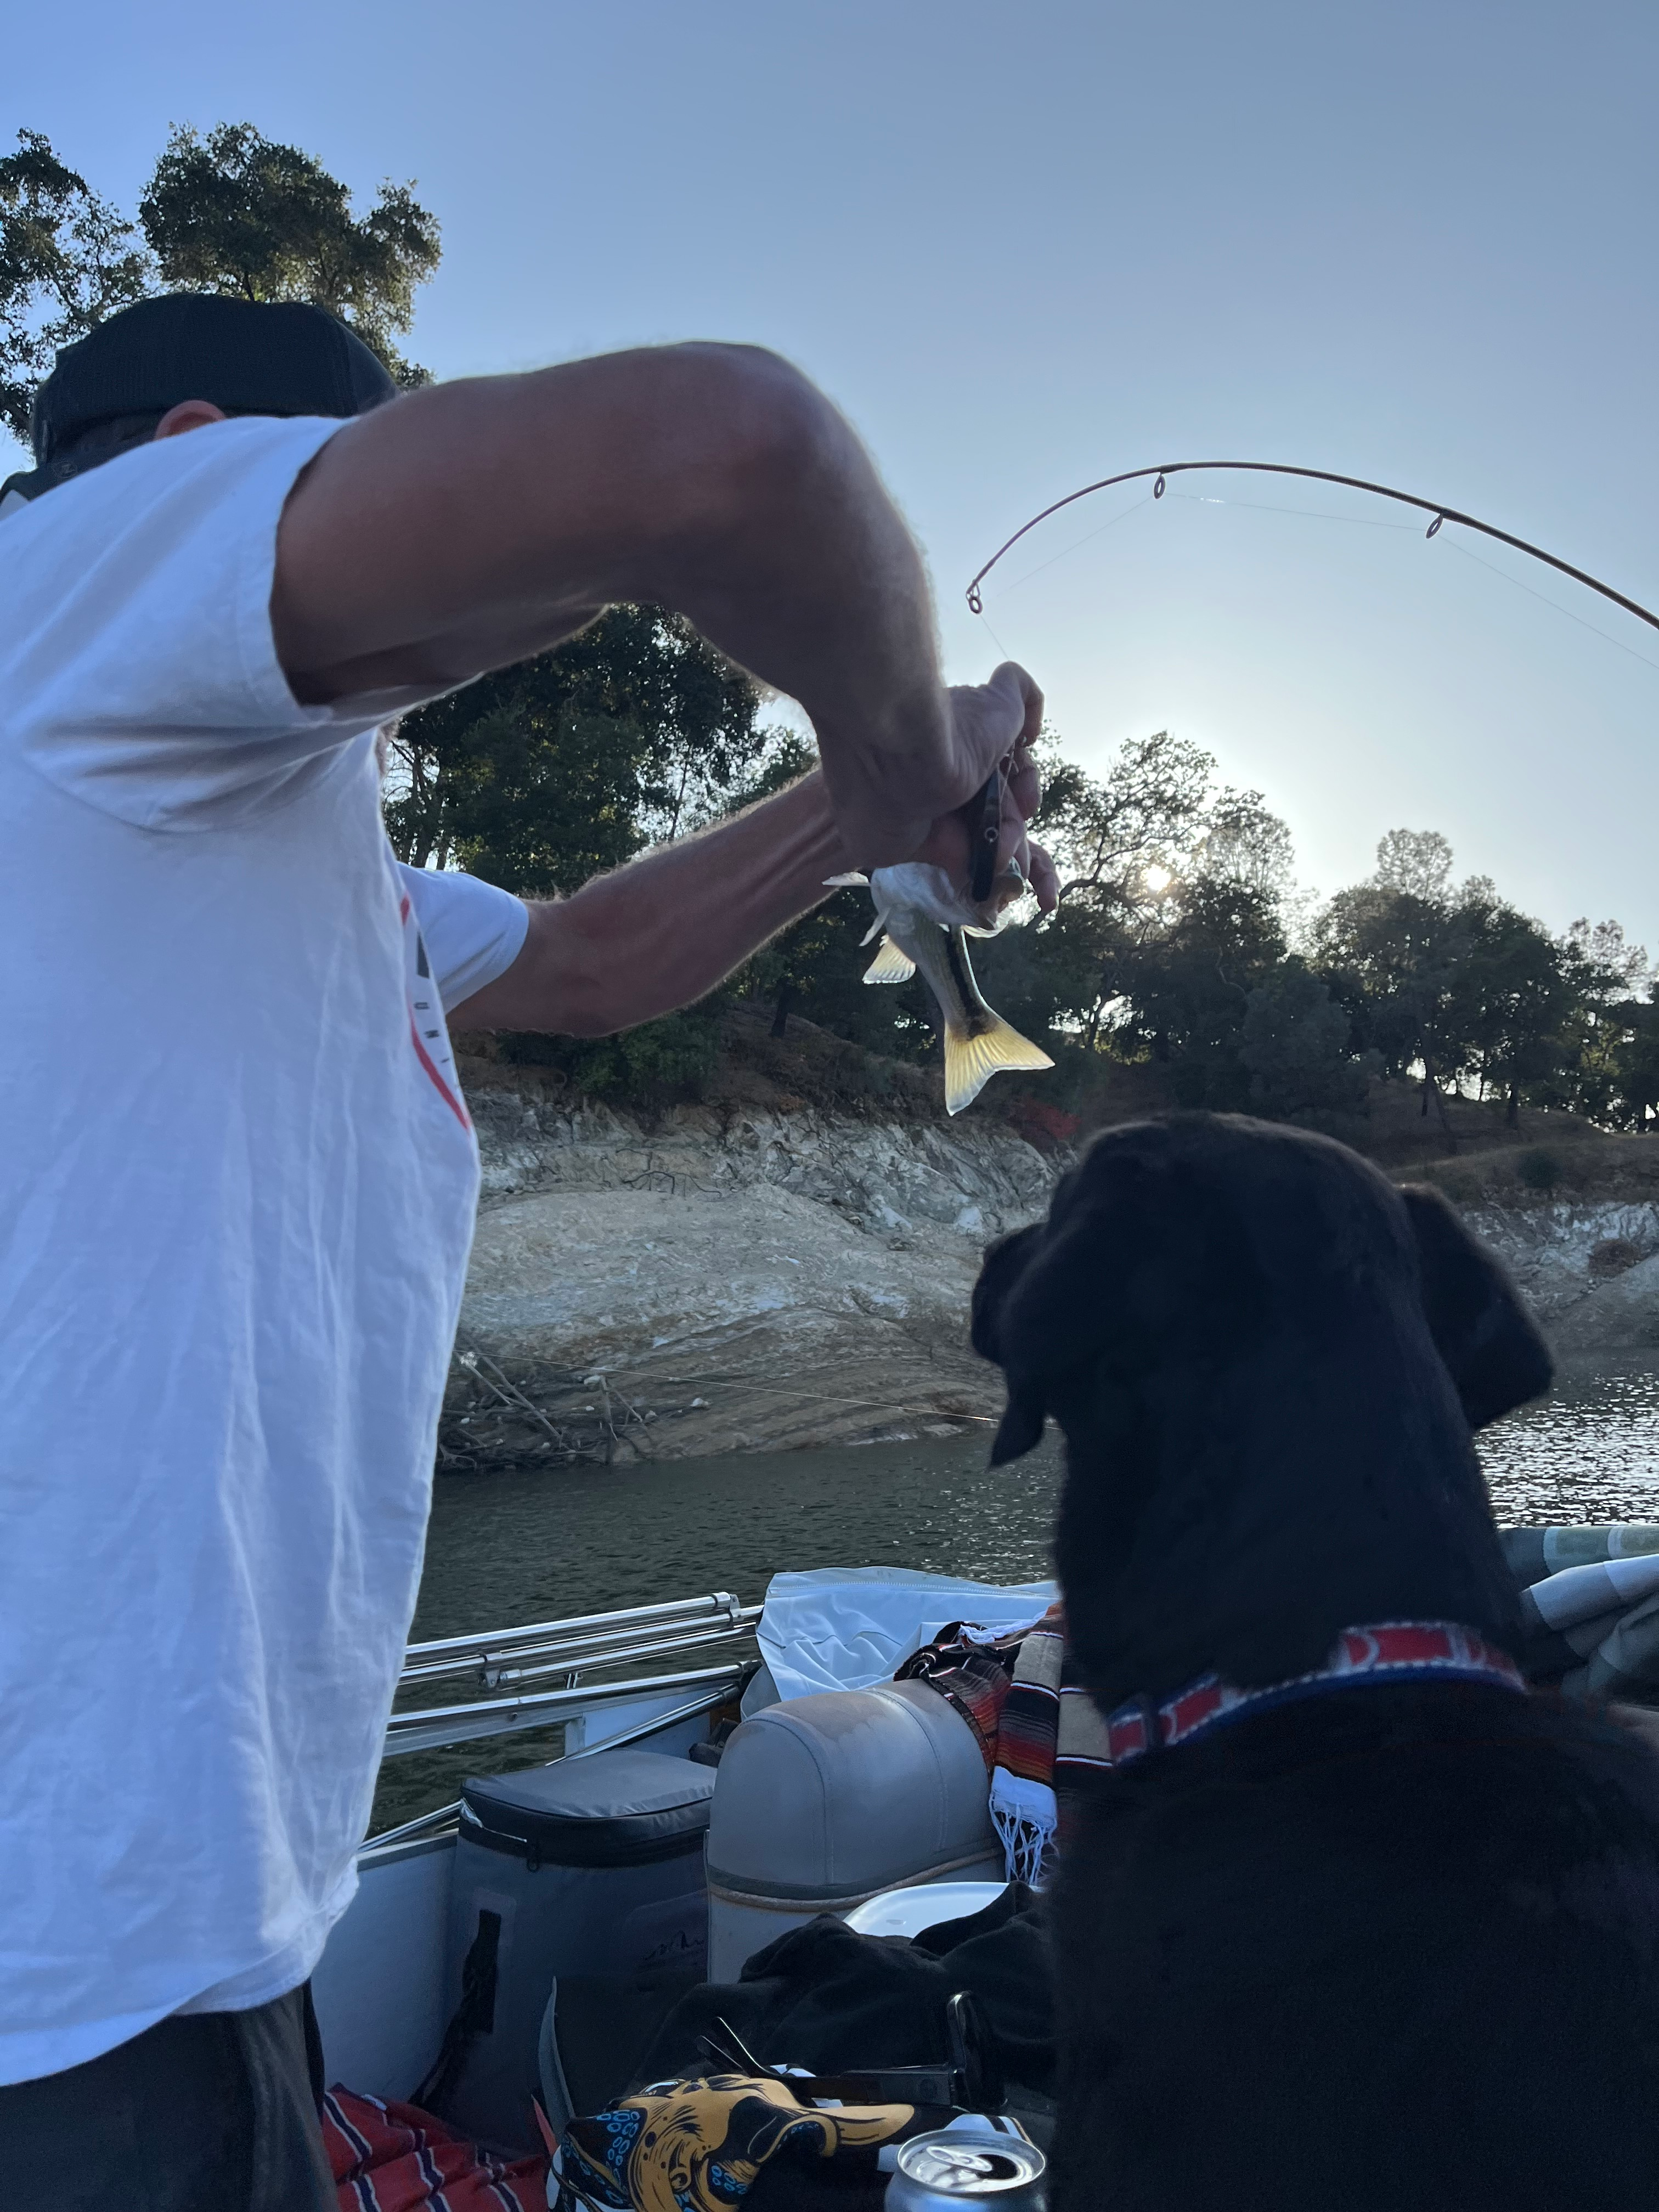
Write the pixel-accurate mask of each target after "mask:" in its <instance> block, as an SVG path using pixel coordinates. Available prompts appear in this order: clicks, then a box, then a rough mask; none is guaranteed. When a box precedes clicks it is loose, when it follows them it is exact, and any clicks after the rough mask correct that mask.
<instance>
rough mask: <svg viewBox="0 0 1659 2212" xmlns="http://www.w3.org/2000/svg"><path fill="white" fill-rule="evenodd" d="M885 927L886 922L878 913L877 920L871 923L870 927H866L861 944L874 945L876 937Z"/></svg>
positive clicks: (860, 940)
mask: <svg viewBox="0 0 1659 2212" xmlns="http://www.w3.org/2000/svg"><path fill="white" fill-rule="evenodd" d="M884 927H885V924H884V922H883V921H882V918H881V916H880V915H879V914H878V915H877V916H876V918H875V920H874V921H872V923H871V925H870V927H869V928H868V929H866V931H865V933H864V934H863V936H862V937H861V938H860V939H859V943H860V945H873V944H874V943H875V941H876V939H878V937H879V936H880V935H881V933H882V931H883V929H884Z"/></svg>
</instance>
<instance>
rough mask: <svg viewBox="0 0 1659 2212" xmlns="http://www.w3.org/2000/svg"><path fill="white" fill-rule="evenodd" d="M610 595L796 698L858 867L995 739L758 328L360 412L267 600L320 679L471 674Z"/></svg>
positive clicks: (818, 402)
mask: <svg viewBox="0 0 1659 2212" xmlns="http://www.w3.org/2000/svg"><path fill="white" fill-rule="evenodd" d="M618 599H634V600H642V601H650V602H653V603H656V604H659V605H665V606H670V607H673V608H675V609H677V610H678V611H681V612H683V613H684V614H686V615H688V616H689V617H690V618H691V620H692V621H693V622H694V623H696V625H697V627H698V628H699V629H701V630H702V632H703V634H704V635H706V636H708V638H710V639H712V640H713V641H714V643H715V644H716V645H718V646H720V647H721V648H722V650H724V651H725V652H726V653H730V654H731V655H732V658H733V659H735V660H737V661H738V662H739V663H740V664H741V665H743V666H744V667H745V668H748V669H750V670H751V671H753V672H754V673H755V674H756V675H757V676H758V677H760V678H763V680H764V681H765V682H767V683H769V684H773V685H775V687H776V688H777V689H778V690H781V691H783V692H786V693H787V694H788V695H789V696H791V697H793V698H795V699H797V700H799V702H800V703H801V705H802V706H803V707H804V708H805V710H806V712H807V713H808V714H809V715H810V716H811V720H812V722H813V726H814V727H815V729H816V730H817V734H818V740H819V746H820V750H821V752H822V754H823V759H824V762H825V767H826V773H827V775H828V778H829V789H830V792H831V794H832V797H833V799H834V803H835V806H836V813H837V817H838V819H839V820H840V821H841V823H842V827H843V829H844V830H845V832H846V834H847V836H848V842H849V843H850V844H851V845H852V846H853V848H854V849H855V851H856V852H857V854H858V857H859V860H860V863H869V862H874V861H879V860H896V859H902V858H905V857H908V854H909V853H911V852H912V851H914V850H915V847H916V846H917V845H918V844H919V843H920V842H921V838H922V836H924V835H925V833H926V830H927V824H928V823H929V822H930V821H932V820H933V818H934V817H936V816H938V815H939V814H941V813H944V812H945V811H948V809H949V808H951V807H952V806H955V805H959V804H960V803H961V802H962V801H963V800H964V799H967V798H968V796H969V793H970V791H971V790H972V788H973V787H974V783H975V781H976V780H978V778H980V777H981V776H982V775H984V774H985V773H986V771H987V769H988V767H989V766H990V765H991V763H992V761H993V760H994V758H995V757H997V748H996V745H995V744H993V743H992V742H991V740H990V739H988V738H987V740H986V741H985V742H984V743H979V744H976V743H975V741H974V740H973V739H971V738H970V739H969V741H968V742H967V743H966V744H965V745H964V742H963V738H962V736H961V733H960V732H956V731H954V730H953V724H952V714H951V707H950V705H949V702H948V701H947V698H946V696H945V692H944V691H943V690H942V689H941V687H940V683H939V663H938V653H937V647H936V642H935V638H934V632H933V606H932V599H931V595H930V593H929V590H928V586H927V577H926V574H925V572H924V569H923V567H922V563H921V556H920V554H919V553H918V551H917V550H916V547H915V543H914V541H913V540H912V538H911V537H910V533H909V532H908V530H907V529H906V527H905V526H904V523H903V521H902V519H901V517H900V516H899V514H898V513H897V511H896V508H895V507H894V506H893V503H892V501H890V498H889V497H888V495H887V494H886V492H885V491H884V489H883V487H882V485H881V483H880V480H879V479H878V477H877V475H876V472H875V470H874V468H873V466H872V464H871V462H870V459H869V458H868V456H867V455H866V453H865V451H864V449H863V447H862V446H861V445H860V442H859V441H858V440H857V438H856V437H855V436H854V435H853V432H852V430H851V429H850V428H849V427H848V424H847V422H845V421H844V419H843V418H842V416H841V415H840V414H839V413H838V412H837V411H836V409H835V408H834V407H833V406H832V405H831V404H829V401H828V400H827V399H826V398H824V397H823V394H822V393H821V392H817V390H816V389H815V388H814V387H813V386H811V384H810V383H809V382H808V381H807V380H806V379H805V378H804V377H802V376H800V375H799V374H798V373H797V372H796V371H795V370H794V369H793V368H790V366H789V365H788V363H787V362H783V361H781V360H780V359H778V358H777V357H776V356H774V355H771V354H767V353H763V352H760V351H757V350H755V349H750V348H744V347H731V346H675V347H663V348H658V349H648V350H643V351H640V352H636V353H629V354H617V355H611V356H606V357H604V358H601V359H599V360H595V361H586V362H572V363H570V364H568V366H566V367H563V368H555V369H548V370H544V371H541V372H538V373H537V374H532V375H527V376H515V377H499V378H493V379H477V380H467V381H461V382H457V383H454V384H448V385H442V386H436V387H435V388H433V389H430V390H428V391H424V392H414V393H411V394H410V395H409V396H408V397H406V398H402V399H399V400H398V401H396V402H394V403H393V404H391V405H390V406H387V407H385V408H382V409H380V410H378V411H377V412H376V413H374V414H373V415H370V416H366V417H364V418H363V419H362V420H361V421H358V422H353V423H351V424H350V425H349V426H348V427H347V428H345V429H343V430H342V431H341V432H340V433H339V434H338V435H337V436H335V437H334V438H332V439H331V441H329V443H328V444H327V445H326V446H325V447H324V448H323V450H322V451H321V453H319V455H318V457H317V459H315V460H314V461H313V463H312V464H311V465H310V467H309V468H308V469H307V471H305V473H304V475H303V476H302V477H301V480H300V482H299V483H298V484H297V485H296V487H295V491H294V493H293V495H291V497H290V499H289V503H288V507H287V509H286V511H285V513H284V515H283V523H282V529H281V533H280V537H279V541H278V558H277V570H276V586H275V588H274V590H273V594H272V601H271V611H272V621H273V625H274V629H275V632H276V643H277V649H278V653H279V655H280V657H281V659H282V663H283V668H284V670H285V671H287V673H288V675H289V680H290V682H291V683H292V684H293V685H294V687H295V691H296V693H297V694H298V695H299V696H301V698H303V699H307V700H324V699H329V698H337V697H342V696H349V695H350V694H351V693H354V692H362V691H373V690H381V689H385V688H388V687H397V686H402V685H422V684H434V683H444V682H449V681H459V679H461V678H465V677H468V676H471V675H474V674H476V673H477V672H478V671H481V670H483V669H485V668H489V667H496V666H501V665H504V664H506V663H507V662H510V661H513V660H516V659H523V658H525V657H526V655H528V654H530V653H536V652H538V651H540V650H542V649H544V647H547V646H550V645H551V644H554V643H556V641H558V640H559V639H561V638H562V637H566V636H568V635H570V634H571V633H572V632H573V631H574V630H575V629H579V628H580V626H581V625H582V624H583V623H585V622H586V621H587V620H588V619H590V618H591V617H592V615H593V614H594V613H596V612H597V611H599V608H601V607H602V606H604V605H606V604H608V603H609V602H611V601H613V600H618ZM1018 726H1019V716H1018V711H1017V710H1016V711H1015V712H1014V714H1013V716H1012V727H1011V729H1010V731H1009V732H1007V734H1006V736H1005V737H1003V738H1001V740H1000V745H1001V750H1006V749H1007V747H1008V746H1009V745H1010V744H1012V739H1013V736H1014V735H1015V734H1016V733H1017V732H1018ZM981 752H984V753H986V755H987V757H986V758H985V759H984V760H983V761H981V760H980V759H979V757H978V755H979V753H981Z"/></svg>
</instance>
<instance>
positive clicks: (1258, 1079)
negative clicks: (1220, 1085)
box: [1238, 955, 1378, 1127]
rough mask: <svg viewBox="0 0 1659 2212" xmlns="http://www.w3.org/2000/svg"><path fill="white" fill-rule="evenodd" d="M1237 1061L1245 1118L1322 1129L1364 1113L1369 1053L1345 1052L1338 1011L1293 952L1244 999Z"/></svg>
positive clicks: (1342, 1015) (1374, 1061) (1346, 1039)
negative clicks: (1243, 1074) (1245, 1086)
mask: <svg viewBox="0 0 1659 2212" xmlns="http://www.w3.org/2000/svg"><path fill="white" fill-rule="evenodd" d="M1238 1057H1239V1060H1240V1061H1241V1063H1242V1064H1243V1066H1244V1067H1245V1068H1246V1069H1247V1070H1248V1072H1249V1079H1250V1110H1251V1111H1252V1112H1253V1113H1255V1114H1261V1115H1266V1116H1267V1118H1268V1119H1270V1120H1285V1121H1302V1122H1304V1123H1310V1124H1314V1125H1316V1126H1327V1127H1328V1126H1329V1125H1330V1124H1331V1123H1332V1122H1334V1121H1342V1120H1345V1119H1346V1120H1352V1117H1353V1116H1355V1115H1361V1114H1363V1113H1364V1111H1365V1110H1366V1093H1367V1091H1369V1089H1370V1081H1371V1079H1372V1077H1373V1076H1374V1075H1375V1074H1376V1072H1377V1067H1378V1056H1377V1054H1376V1053H1375V1052H1363V1053H1356V1052H1355V1051H1354V1050H1353V1048H1352V1024H1351V1023H1350V1021H1349V1018H1348V1015H1347V1012H1346V1009H1345V1008H1343V1007H1341V1006H1338V1005H1337V1003H1336V1001H1335V1000H1334V999H1333V998H1332V996H1331V994H1330V992H1329V991H1328V988H1327V987H1326V986H1325V984H1324V983H1323V982H1322V981H1321V980H1320V978H1319V977H1318V976H1317V975H1315V974H1314V973H1313V971H1312V969H1310V967H1309V966H1308V964H1307V963H1306V962H1305V961H1304V960H1301V959H1298V958H1297V957H1296V956H1295V955H1292V956H1291V957H1290V958H1289V959H1287V960H1285V962H1284V963H1282V964H1281V965H1280V966H1279V967H1277V968H1273V969H1269V970H1268V972H1267V975H1264V976H1263V978H1262V980H1261V982H1259V983H1258V984H1257V985H1256V986H1255V989H1254V990H1253V991H1252V992H1251V993H1250V994H1249V998H1248V999H1247V1000H1246V1001H1245V1006H1244V1020H1243V1030H1242V1032H1241V1035H1240V1040H1239V1051H1238Z"/></svg>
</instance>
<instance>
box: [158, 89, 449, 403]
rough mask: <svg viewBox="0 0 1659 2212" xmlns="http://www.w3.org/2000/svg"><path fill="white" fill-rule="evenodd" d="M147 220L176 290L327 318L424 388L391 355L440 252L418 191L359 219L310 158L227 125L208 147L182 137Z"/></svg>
mask: <svg viewBox="0 0 1659 2212" xmlns="http://www.w3.org/2000/svg"><path fill="white" fill-rule="evenodd" d="M138 217H139V221H140V222H142V223H143V229H144V236H145V238H146V239H147V240H149V247H150V251H151V252H153V253H154V254H155V259H156V264H157V266H158V268H159V270H160V271H161V279H162V282H163V283H164V284H166V285H167V286H168V287H171V288H173V289H179V290H181V291H189V292H222V293H227V294H229V295H231V296H233V297H234V298H237V299H242V300H304V301H309V302H310V303H311V304H312V305H313V307H326V308H327V309H328V311H329V313H331V314H335V315H338V316H339V318H340V319H341V320H342V321H343V322H345V323H349V325H351V327H352V329H353V330H355V331H356V333H357V335H358V337H361V338H362V340H363V342H364V343H365V344H366V345H368V346H372V347H373V349H374V351H375V352H376V353H377V354H379V355H380V358H381V360H382V361H384V362H386V366H387V367H388V368H390V369H391V370H392V374H394V375H395V376H397V377H398V380H399V381H400V382H402V383H404V384H419V383H423V382H424V381H425V380H426V372H425V371H424V370H423V369H420V368H415V367H414V366H412V365H411V364H410V362H405V361H404V359H403V357H402V356H401V355H400V354H399V353H398V349H397V346H396V344H395V343H394V340H395V339H396V338H398V337H402V336H404V334H405V333H406V332H407V331H408V329H409V326H410V323H411V321H412V320H413V319H414V313H415V288H416V285H417V284H422V283H425V282H426V280H427V279H428V277H429V276H432V275H433V273H434V271H435V270H436V268H437V266H438V261H439V258H440V255H441V252H442V246H441V243H440V240H439V234H438V224H437V222H436V219H435V217H434V216H432V215H431V214H429V213H428V210H426V209H425V208H423V207H422V206H421V205H420V204H419V202H418V201H417V200H416V197H415V195H414V188H413V186H412V185H393V184H383V185H381V186H380V191H379V193H378V194H377V196H376V197H375V200H374V205H373V207H371V208H370V210H369V211H368V214H367V215H365V216H354V215H353V214H352V212H351V198H350V195H349V192H348V191H347V190H346V188H345V186H344V185H343V184H341V182H340V181H339V179H337V178H336V177H331V175H330V174H329V173H328V171H327V170H326V169H325V168H324V167H323V166H322V164H321V163H320V162H319V161H315V160H314V159H313V157H312V155H309V154H305V153H301V150H300V149H299V148H298V147H297V146H284V145H282V144H279V143H277V142H276V141H275V140H274V139H270V138H265V137H262V136H261V135H260V133H259V132H258V131H256V130H255V129H254V127H253V125H252V124H251V123H221V124H219V125H217V126H216V128H215V129H214V130H212V131H209V132H208V134H207V136H206V137H205V138H202V137H197V134H196V132H195V131H191V130H188V129H184V128H178V129H175V130H174V131H173V134H172V136H171V137H169V138H168V140H167V149H166V151H165V152H164V153H163V154H162V155H161V159H160V161H157V163H156V165H155V173H154V174H153V175H152V177H151V178H150V180H149V185H148V186H147V187H146V188H145V191H144V195H143V198H142V199H141V200H140V201H139V203H138Z"/></svg>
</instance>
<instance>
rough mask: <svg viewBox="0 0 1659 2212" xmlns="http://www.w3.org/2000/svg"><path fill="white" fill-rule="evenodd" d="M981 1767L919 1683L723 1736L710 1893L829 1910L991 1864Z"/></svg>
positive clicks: (768, 1712)
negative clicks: (912, 1883) (963, 1868)
mask: <svg viewBox="0 0 1659 2212" xmlns="http://www.w3.org/2000/svg"><path fill="white" fill-rule="evenodd" d="M988 1790H989V1781H988V1778H987V1774H986V1771H985V1761H984V1759H983V1756H982V1755H981V1751H980V1747H979V1744H978V1741H977V1740H976V1738H975V1735H974V1733H973V1730H972V1729H970V1728H969V1726H968V1723H966V1722H965V1721H964V1720H963V1718H962V1717H961V1716H960V1714H958V1713H957V1712H956V1711H954V1710H953V1709H952V1708H951V1706H950V1705H948V1704H947V1703H946V1702H945V1699H943V1698H942V1697H940V1696H939V1693H938V1692H937V1691H935V1690H933V1689H930V1688H929V1687H928V1686H927V1684H926V1683H925V1682H919V1681H918V1682H886V1683H883V1684H881V1685H880V1686H878V1687H877V1688H874V1689H869V1690H832V1691H825V1692H822V1693H820V1694H819V1695H817V1696H814V1697H810V1698H791V1699H786V1700H785V1701H784V1702H783V1703H782V1704H781V1705H769V1706H768V1707H767V1708H766V1709H765V1710H764V1711H762V1712H758V1713H756V1714H754V1715H752V1716H751V1717H750V1718H749V1719H748V1720H745V1721H744V1723H742V1725H741V1726H740V1727H739V1728H738V1729H736V1730H735V1731H734V1732H733V1734H732V1736H731V1737H730V1738H729V1740H728V1741H727V1743H726V1749H725V1752H724V1753H723V1754H722V1756H721V1759H720V1766H719V1768H718V1770H717V1771H716V1780H715V1788H714V1803H713V1806H712V1808H711V1809H710V1814H709V1823H708V1878H709V1881H710V1884H711V1886H713V1887H719V1888H720V1889H724V1890H726V1891H727V1892H731V1893H738V1894H740V1895H744V1896H751V1897H754V1898H756V1899H769V1900H772V1901H775V1902H777V1903H784V1902H790V1903H797V1902H798V1903H800V1904H802V1905H805V1906H806V1907H808V1908H809V1909H823V1910H828V1911H834V1910H836V1908H837V1907H838V1906H839V1905H846V1904H852V1903H856V1902H857V1901H858V1900H859V1899H861V1898H865V1897H867V1896H869V1895H871V1894H872V1893H873V1892H874V1891H876V1890H879V1889H885V1888H888V1887H891V1886H893V1885H895V1884H896V1883H900V1882H906V1881H916V1880H919V1879H925V1878H926V1877H927V1875H930V1874H940V1873H943V1872H944V1871H945V1870H946V1869H950V1868H952V1867H956V1866H959V1865H962V1864H964V1863H977V1862H978V1861H980V1860H981V1859H983V1858H985V1857H987V1856H992V1857H1000V1847H999V1845H998V1843H997V1839H996V1835H995V1832H994V1829H993V1828H992V1826H991V1820H990V1813H989V1809H988Z"/></svg>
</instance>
